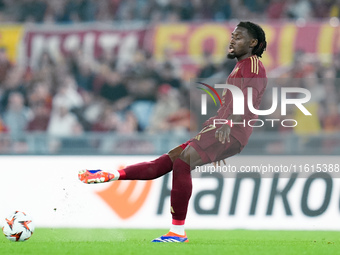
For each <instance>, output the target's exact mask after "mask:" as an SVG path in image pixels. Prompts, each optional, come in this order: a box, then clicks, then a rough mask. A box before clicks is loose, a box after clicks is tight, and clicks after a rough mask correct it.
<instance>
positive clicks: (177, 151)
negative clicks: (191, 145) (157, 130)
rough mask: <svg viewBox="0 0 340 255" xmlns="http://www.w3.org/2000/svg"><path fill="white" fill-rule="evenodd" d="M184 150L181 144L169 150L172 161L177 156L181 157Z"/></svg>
mask: <svg viewBox="0 0 340 255" xmlns="http://www.w3.org/2000/svg"><path fill="white" fill-rule="evenodd" d="M182 152H183V148H182V147H181V146H178V147H176V148H174V149H172V150H171V151H169V152H168V155H169V157H170V159H171V160H172V162H174V161H175V160H176V159H177V158H179V156H180V155H181V153H182Z"/></svg>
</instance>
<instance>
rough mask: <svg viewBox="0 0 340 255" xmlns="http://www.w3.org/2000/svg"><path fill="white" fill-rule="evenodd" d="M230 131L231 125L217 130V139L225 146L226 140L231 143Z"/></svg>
mask: <svg viewBox="0 0 340 255" xmlns="http://www.w3.org/2000/svg"><path fill="white" fill-rule="evenodd" d="M230 131H231V127H230V126H229V125H226V124H224V125H222V126H221V127H220V128H218V129H217V130H216V132H215V138H216V139H217V140H218V141H219V142H221V143H223V144H224V143H225V141H226V140H227V142H228V143H230Z"/></svg>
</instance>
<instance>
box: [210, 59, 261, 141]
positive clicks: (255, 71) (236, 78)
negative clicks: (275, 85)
mask: <svg viewBox="0 0 340 255" xmlns="http://www.w3.org/2000/svg"><path fill="white" fill-rule="evenodd" d="M227 84H230V85H235V86H237V87H238V88H240V89H241V90H242V92H243V95H244V115H243V116H242V117H243V118H242V119H243V122H242V124H236V123H234V126H233V127H232V129H231V136H233V137H235V138H236V139H237V140H238V141H239V142H240V143H241V145H242V146H245V145H246V144H247V143H248V139H249V136H250V135H251V133H252V131H253V128H252V127H251V126H249V125H248V121H249V120H251V119H257V117H258V116H257V115H255V114H253V113H252V112H251V111H250V110H249V108H248V89H247V88H248V87H252V88H253V91H252V98H253V106H254V108H255V109H259V107H260V104H261V99H262V96H263V94H264V91H265V89H266V86H267V75H266V70H265V68H264V66H263V64H262V62H261V61H260V60H259V58H258V57H257V56H255V55H253V56H251V57H249V58H246V59H243V60H241V61H238V62H237V63H236V66H235V68H234V69H233V71H232V72H231V73H230V75H229V77H228V79H227ZM249 96H250V95H249ZM222 103H223V104H222V106H221V107H220V108H219V109H218V111H217V116H214V117H212V118H210V119H209V120H208V121H207V122H206V123H205V124H206V125H209V124H213V120H214V119H228V117H229V116H230V115H231V114H233V97H232V94H231V92H230V90H228V89H224V90H223V94H222ZM243 123H244V124H243ZM251 124H252V125H254V124H255V123H251Z"/></svg>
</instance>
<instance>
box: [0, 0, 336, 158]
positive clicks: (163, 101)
mask: <svg viewBox="0 0 340 255" xmlns="http://www.w3.org/2000/svg"><path fill="white" fill-rule="evenodd" d="M339 7H340V2H339V1H319V0H310V1H307V0H290V1H288V0H287V1H277V0H271V1H262V0H257V1H247V0H244V1H234V0H231V1H222V0H215V1H214V0H206V1H203V0H192V1H187V0H181V1H178V0H134V1H131V0H126V1H120V0H100V1H92V0H49V1H47V0H18V1H12V0H0V20H6V21H19V22H44V23H46V22H53V23H65V22H67V23H73V22H86V21H94V20H96V21H109V20H112V21H126V20H145V21H150V22H153V21H159V20H163V19H164V18H165V20H164V21H168V22H169V21H178V20H184V21H186V20H227V19H231V18H234V17H235V16H236V15H237V17H239V18H242V17H247V18H252V17H256V18H263V17H267V18H273V19H276V18H301V17H302V18H309V17H314V18H315V17H318V18H322V17H329V16H336V17H339V15H340V9H339ZM263 13H265V15H263ZM167 54H168V55H167V56H166V57H165V58H164V59H165V60H163V61H162V62H159V61H156V59H155V58H154V56H153V55H152V54H150V53H149V52H146V51H144V50H138V51H137V52H136V53H135V54H134V56H133V58H132V59H131V60H130V62H129V63H127V65H126V66H125V68H124V69H121V68H118V67H117V59H116V56H115V55H114V54H105V55H103V56H100V57H99V58H97V59H88V58H87V57H86V56H85V55H84V54H83V52H81V51H80V50H79V51H75V52H73V53H71V54H69V55H65V56H60V58H59V59H58V60H55V59H53V58H52V57H51V56H50V55H49V54H48V53H47V52H45V53H43V54H42V55H41V58H40V61H39V64H40V66H39V67H38V68H36V69H31V70H29V69H26V68H25V69H22V68H20V67H19V66H17V65H15V64H14V63H12V62H11V61H10V60H9V58H8V56H7V52H6V49H4V48H1V49H0V134H1V133H7V134H9V135H10V138H11V140H8V139H4V140H1V139H0V153H1V152H2V151H4V152H6V150H8V148H9V146H11V151H17V152H21V151H23V152H24V151H26V150H27V140H26V137H25V132H30V133H31V134H36V133H43V134H48V135H51V137H71V138H73V139H74V138H76V137H79V136H81V135H82V134H84V133H85V132H91V131H92V132H101V133H104V132H114V133H116V134H122V135H125V134H128V135H131V134H135V133H138V132H143V133H144V134H155V133H157V134H159V133H168V134H171V135H174V134H188V133H189V132H190V131H192V130H193V129H195V130H196V129H197V128H199V127H201V125H200V124H199V120H195V118H194V116H190V114H189V113H190V102H189V100H188V94H189V91H188V87H189V86H188V85H189V84H188V81H184V80H183V78H182V74H181V70H182V68H181V62H180V61H179V60H178V59H176V57H175V56H173V55H172V54H171V52H168V53H167ZM203 58H204V59H205V61H202V63H203V64H202V66H200V68H199V70H198V72H197V74H196V77H197V78H209V77H214V76H218V75H220V76H218V77H219V78H218V79H219V80H218V82H223V80H224V81H225V78H226V77H227V75H228V74H229V73H230V71H231V70H232V68H233V66H234V65H235V61H231V60H227V61H225V62H224V63H213V62H212V61H211V59H210V54H209V52H206V53H205V55H204V56H203ZM272 77H278V78H276V79H270V82H269V87H271V86H280V84H281V83H282V85H283V84H284V86H287V84H291V86H292V87H304V88H307V89H308V90H310V91H311V94H312V100H311V102H310V104H309V105H308V110H309V111H310V112H312V116H313V117H311V118H308V119H303V118H304V116H299V115H298V114H297V113H296V112H294V111H289V109H288V114H287V116H286V117H285V118H286V119H296V120H301V123H304V124H303V125H299V128H297V129H296V130H295V131H296V133H300V134H314V133H315V134H317V133H318V132H320V130H323V131H324V132H326V133H334V132H339V131H340V114H339V102H340V98H339V97H340V85H339V84H340V82H339V79H340V54H338V55H334V56H333V59H332V60H331V61H329V62H328V63H325V62H323V61H321V60H320V59H319V58H318V56H315V55H313V56H310V55H308V54H305V53H304V52H296V54H295V60H294V62H293V63H292V64H291V65H290V66H288V67H282V68H281V69H278V70H275V74H273V76H272ZM297 78H298V79H297ZM296 83H299V84H296ZM270 93H271V90H270ZM270 93H269V94H268V96H266V97H265V98H264V100H263V109H269V108H270V106H271V103H272V100H271V94H270ZM269 118H277V119H283V117H282V116H280V112H279V111H276V112H275V113H274V114H272V115H271V116H269ZM263 130H265V129H258V130H255V132H262V131H263ZM267 130H269V131H280V132H287V131H291V130H292V129H289V128H282V125H275V127H274V128H273V127H270V128H268V129H267ZM62 142H64V143H65V144H64V145H63V144H61V143H62ZM72 143H74V141H73V142H72ZM67 145H69V144H68V143H67V141H60V140H51V141H50V142H49V146H50V148H49V149H50V150H51V151H57V150H58V148H60V146H67ZM78 146H82V144H81V143H80V144H78ZM84 146H85V145H84Z"/></svg>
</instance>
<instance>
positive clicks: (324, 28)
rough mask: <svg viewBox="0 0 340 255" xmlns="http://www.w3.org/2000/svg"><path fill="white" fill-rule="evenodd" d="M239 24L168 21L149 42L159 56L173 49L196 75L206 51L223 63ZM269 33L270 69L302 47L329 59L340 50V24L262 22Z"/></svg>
mask: <svg viewBox="0 0 340 255" xmlns="http://www.w3.org/2000/svg"><path fill="white" fill-rule="evenodd" d="M236 25H237V23H202V24H201V23H199V24H197V23H192V24H185V23H182V24H164V25H159V26H157V27H155V28H154V31H153V42H152V43H151V44H150V45H148V47H149V48H150V49H152V50H153V52H154V54H155V55H156V57H157V59H159V60H162V59H163V58H164V52H165V51H166V50H171V51H172V52H173V54H174V56H175V57H177V58H179V59H180V60H182V62H183V68H185V70H186V72H187V74H186V76H187V77H190V76H191V77H192V75H193V73H195V72H196V70H197V68H198V67H199V66H200V65H201V64H203V57H202V56H203V53H204V51H209V52H211V53H212V55H213V57H214V60H215V61H217V62H221V61H222V60H223V59H224V58H225V56H226V48H227V46H228V43H229V41H230V36H231V32H232V31H233V29H234V28H235V26H236ZM260 25H261V26H262V27H263V29H264V30H265V32H266V36H267V42H268V48H267V51H266V53H265V54H264V55H263V59H262V61H263V63H264V65H265V66H266V68H267V70H272V69H274V68H276V67H279V66H283V65H288V64H290V63H291V62H292V61H293V58H294V55H295V52H296V51H297V50H302V51H304V52H306V53H315V54H318V55H320V57H321V58H322V59H323V60H325V61H330V60H331V57H332V54H334V53H336V52H339V50H340V43H339V42H340V40H339V37H340V32H339V28H338V27H335V26H334V27H333V26H331V25H330V24H329V23H312V22H310V23H306V24H300V25H297V24H295V23H274V24H269V23H260Z"/></svg>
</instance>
